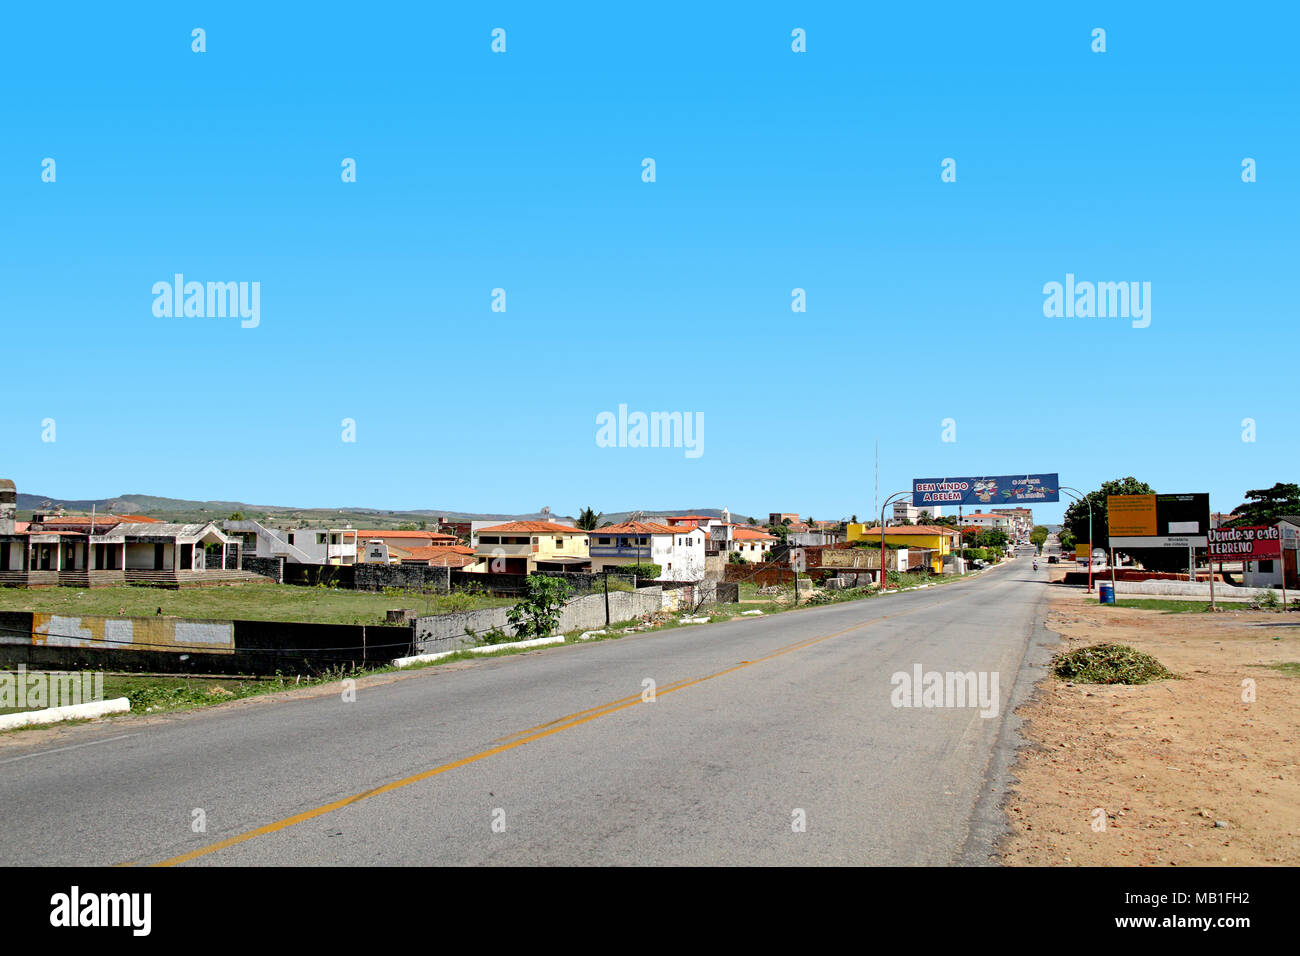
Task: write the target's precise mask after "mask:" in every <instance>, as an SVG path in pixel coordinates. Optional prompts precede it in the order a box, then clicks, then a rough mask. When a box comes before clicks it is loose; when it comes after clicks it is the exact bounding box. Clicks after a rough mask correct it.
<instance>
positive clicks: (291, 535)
mask: <svg viewBox="0 0 1300 956" xmlns="http://www.w3.org/2000/svg"><path fill="white" fill-rule="evenodd" d="M289 543H290V544H293V532H292V531H290V532H289Z"/></svg>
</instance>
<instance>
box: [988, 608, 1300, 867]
mask: <svg viewBox="0 0 1300 956" xmlns="http://www.w3.org/2000/svg"><path fill="white" fill-rule="evenodd" d="M1121 597H1122V596H1121ZM1048 627H1049V628H1051V629H1052V630H1053V631H1057V632H1058V633H1060V634H1061V635H1062V637H1063V641H1062V647H1061V649H1062V650H1072V649H1074V648H1078V647H1085V646H1087V645H1090V644H1100V643H1104V642H1115V643H1121V644H1128V645H1130V646H1132V647H1135V648H1137V649H1138V650H1140V651H1144V652H1146V653H1148V654H1151V655H1152V656H1154V657H1155V658H1156V659H1157V660H1159V661H1160V662H1161V663H1162V664H1164V665H1165V666H1166V667H1167V668H1169V669H1170V670H1172V671H1174V672H1175V673H1176V674H1178V675H1179V676H1180V677H1181V679H1180V680H1165V681H1159V682H1156V683H1153V684H1146V685H1142V686H1134V687H1127V686H1120V685H1110V686H1102V685H1087V686H1085V685H1076V686H1074V687H1069V686H1067V685H1066V684H1065V682H1064V681H1061V680H1058V679H1057V678H1055V677H1048V678H1046V679H1045V680H1044V681H1043V682H1042V683H1041V684H1040V685H1039V687H1038V688H1037V689H1036V692H1035V695H1034V698H1033V699H1032V700H1031V701H1030V702H1029V703H1027V704H1025V705H1024V706H1023V707H1021V708H1020V710H1019V713H1020V715H1021V716H1022V717H1025V718H1026V719H1027V720H1028V724H1027V725H1026V727H1025V734H1026V737H1027V738H1028V740H1029V741H1030V744H1029V745H1028V746H1027V747H1025V748H1024V749H1023V750H1022V751H1021V753H1020V757H1019V761H1018V763H1017V765H1016V768H1015V770H1014V775H1015V777H1016V778H1017V779H1018V783H1017V784H1016V786H1014V787H1013V789H1012V794H1011V797H1010V799H1009V800H1008V802H1007V805H1006V810H1007V815H1008V817H1009V819H1010V825H1011V828H1012V833H1011V835H1010V836H1008V837H1007V838H1006V840H1004V842H1003V846H1002V853H1003V856H1002V859H1003V862H1004V863H1006V864H1009V865H1021V866H1035V865H1039V866H1041V865H1071V864H1073V865H1079V866H1115V865H1122V866H1130V865H1131V866H1144V865H1145V866H1151V865H1157V866H1197V865H1200V866H1212V865H1219V866H1222V865H1260V864H1268V865H1292V866H1294V865H1297V864H1300V677H1295V676H1288V675H1287V674H1285V673H1283V672H1282V671H1278V670H1275V669H1272V668H1270V667H1269V666H1268V665H1271V664H1276V663H1278V662H1282V661H1300V614H1294V613H1293V614H1290V615H1286V616H1284V615H1281V614H1276V613H1273V614H1270V613H1267V612H1257V611H1236V610H1231V611H1227V612H1223V613H1219V614H1200V613H1187V614H1164V613H1161V612H1159V611H1140V610H1131V609H1126V608H1112V607H1103V606H1100V605H1098V604H1097V603H1096V598H1095V597H1093V598H1091V599H1088V598H1086V597H1085V596H1084V595H1083V593H1082V592H1080V591H1077V590H1069V591H1067V590H1065V589H1061V590H1060V593H1059V594H1057V595H1056V596H1055V597H1054V598H1053V600H1052V605H1051V611H1050V616H1049V619H1048ZM1275 638H1277V639H1275ZM1247 678H1249V679H1251V680H1253V681H1254V683H1255V701H1254V702H1252V703H1247V702H1244V701H1243V700H1242V697H1243V692H1244V689H1243V686H1242V682H1243V680H1246V679H1247ZM1099 808H1100V809H1101V810H1102V811H1104V824H1103V823H1102V822H1101V821H1102V814H1100V813H1095V811H1096V810H1097V809H1099ZM1103 827H1104V828H1103Z"/></svg>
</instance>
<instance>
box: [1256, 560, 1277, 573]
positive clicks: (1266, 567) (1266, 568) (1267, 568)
mask: <svg viewBox="0 0 1300 956" xmlns="http://www.w3.org/2000/svg"><path fill="white" fill-rule="evenodd" d="M1256 566H1257V567H1258V568H1259V573H1260V574H1272V573H1273V562H1272V561H1257V562H1256Z"/></svg>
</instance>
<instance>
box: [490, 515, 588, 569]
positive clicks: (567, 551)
mask: <svg viewBox="0 0 1300 956" xmlns="http://www.w3.org/2000/svg"><path fill="white" fill-rule="evenodd" d="M470 543H471V546H472V547H473V548H474V556H475V562H474V564H473V565H472V566H470V567H469V570H471V571H478V572H493V573H498V574H532V573H533V572H534V571H590V570H591V555H590V553H589V552H588V550H587V532H586V531H583V530H582V529H581V528H575V527H573V526H572V525H565V524H557V523H555V522H553V521H507V522H505V523H503V524H496V525H488V526H486V527H482V528H478V529H477V530H475V532H474V534H473V536H472V538H471V542H470Z"/></svg>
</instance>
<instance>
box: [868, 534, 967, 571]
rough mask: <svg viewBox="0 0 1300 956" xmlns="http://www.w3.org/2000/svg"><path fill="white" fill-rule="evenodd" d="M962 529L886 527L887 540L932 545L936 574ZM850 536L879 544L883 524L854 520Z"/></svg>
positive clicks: (932, 567)
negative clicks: (855, 521)
mask: <svg viewBox="0 0 1300 956" xmlns="http://www.w3.org/2000/svg"><path fill="white" fill-rule="evenodd" d="M959 535H960V532H959V531H958V530H957V529H956V528H944V527H940V526H939V525H930V524H914V525H898V526H897V527H893V528H889V527H887V528H885V544H886V545H891V544H892V545H895V546H897V547H900V548H929V549H930V551H931V552H932V553H931V555H930V570H931V571H933V572H934V573H935V574H941V573H942V572H943V558H944V555H947V554H951V553H952V552H953V551H955V550H956V547H957V539H958V536H959ZM848 540H849V541H850V542H854V541H869V542H871V543H873V544H877V545H878V544H880V525H872V526H870V527H868V526H867V525H864V524H851V525H849V528H848Z"/></svg>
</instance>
